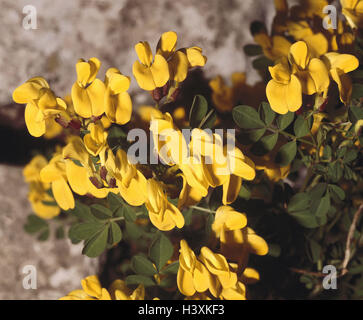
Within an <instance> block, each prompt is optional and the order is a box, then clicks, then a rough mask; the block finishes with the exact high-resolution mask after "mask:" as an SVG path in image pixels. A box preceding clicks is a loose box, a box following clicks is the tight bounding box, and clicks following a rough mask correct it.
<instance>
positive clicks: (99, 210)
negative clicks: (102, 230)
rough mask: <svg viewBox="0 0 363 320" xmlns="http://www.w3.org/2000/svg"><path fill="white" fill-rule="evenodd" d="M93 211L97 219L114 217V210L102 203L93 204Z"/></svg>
mask: <svg viewBox="0 0 363 320" xmlns="http://www.w3.org/2000/svg"><path fill="white" fill-rule="evenodd" d="M91 212H92V214H93V215H94V216H95V217H96V218H97V219H101V220H104V219H108V218H112V211H111V210H110V209H108V208H106V207H105V206H102V205H100V204H93V205H91Z"/></svg>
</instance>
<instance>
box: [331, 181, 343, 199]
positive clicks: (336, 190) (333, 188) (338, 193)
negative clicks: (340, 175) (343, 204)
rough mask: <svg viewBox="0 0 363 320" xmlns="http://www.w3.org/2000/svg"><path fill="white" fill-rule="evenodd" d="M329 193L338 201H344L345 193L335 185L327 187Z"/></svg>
mask: <svg viewBox="0 0 363 320" xmlns="http://www.w3.org/2000/svg"><path fill="white" fill-rule="evenodd" d="M328 188H329V191H330V192H331V193H333V194H334V195H335V196H336V197H338V199H340V200H344V199H345V192H344V190H343V189H342V188H340V187H338V186H337V185H335V184H329V186H328Z"/></svg>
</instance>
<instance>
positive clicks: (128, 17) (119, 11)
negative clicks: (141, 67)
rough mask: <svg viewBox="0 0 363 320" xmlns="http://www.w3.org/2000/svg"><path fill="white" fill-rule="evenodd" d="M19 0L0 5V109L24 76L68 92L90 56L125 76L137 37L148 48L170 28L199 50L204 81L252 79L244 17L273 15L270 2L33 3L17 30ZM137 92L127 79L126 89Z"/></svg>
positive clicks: (20, 11) (132, 0)
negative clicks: (29, 25)
mask: <svg viewBox="0 0 363 320" xmlns="http://www.w3.org/2000/svg"><path fill="white" fill-rule="evenodd" d="M28 4H29V2H28V1H25V0H18V1H13V0H2V1H1V10H0V21H1V22H2V28H1V29H0V68H1V70H2V72H1V73H0V82H1V83H2V86H1V87H0V104H5V103H9V102H10V100H11V93H12V91H13V90H14V88H16V87H17V86H18V85H20V84H21V83H23V82H24V81H26V80H27V79H29V78H30V77H32V76H37V75H42V76H44V77H45V78H46V79H48V80H49V81H50V82H51V85H52V87H53V88H54V89H55V91H56V92H57V94H58V95H60V96H62V95H64V94H66V93H68V92H69V91H70V89H71V86H72V84H73V82H74V81H75V77H76V74H75V63H76V62H77V59H78V58H81V57H83V58H85V59H87V58H90V57H93V56H96V57H98V58H99V59H100V60H101V61H102V63H103V65H102V69H101V72H100V77H101V78H103V75H104V71H105V70H106V69H107V68H109V67H111V66H115V67H117V68H119V69H120V70H121V72H123V73H124V74H126V75H130V76H131V75H132V72H131V70H132V64H133V62H134V61H135V60H136V59H137V57H136V53H135V51H134V45H135V44H136V43H137V42H138V41H140V40H147V41H149V42H150V44H151V46H152V48H154V47H155V45H156V43H157V41H158V38H159V36H160V34H161V33H162V32H165V31H169V30H174V31H176V32H177V33H178V36H179V40H180V41H179V47H183V46H192V45H199V46H201V47H202V48H203V51H204V53H205V54H206V55H207V57H208V63H207V65H206V67H205V71H206V73H207V75H208V76H214V75H216V74H222V75H223V76H226V77H228V76H229V75H230V74H231V73H232V72H234V71H247V72H248V73H249V81H250V82H254V81H255V80H256V73H255V72H254V71H253V70H251V66H250V62H249V61H248V60H247V58H246V57H245V55H244V53H243V45H245V44H246V43H250V42H252V38H251V35H250V32H249V26H250V23H251V21H252V20H255V19H259V20H263V21H266V23H267V25H269V23H270V21H271V19H272V17H273V15H274V8H273V1H264V0H223V1H221V0H179V1H173V0H155V1H145V0H119V1H111V0H90V1H85V0H73V1H63V0H53V1H47V0H37V1H35V2H33V5H34V6H35V8H36V10H37V29H36V30H33V29H30V30H25V29H24V28H23V27H22V23H23V19H24V17H25V14H23V7H24V6H25V5H28ZM136 90H137V91H140V89H139V88H138V87H137V84H136V81H135V80H134V79H133V81H132V91H133V92H135V91H136Z"/></svg>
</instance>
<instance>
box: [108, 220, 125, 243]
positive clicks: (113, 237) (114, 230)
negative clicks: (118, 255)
mask: <svg viewBox="0 0 363 320" xmlns="http://www.w3.org/2000/svg"><path fill="white" fill-rule="evenodd" d="M121 239H122V232H121V229H120V227H119V225H118V224H117V223H116V222H114V221H112V222H111V223H110V232H109V235H108V243H109V244H110V245H115V244H116V243H119V242H120V241H121Z"/></svg>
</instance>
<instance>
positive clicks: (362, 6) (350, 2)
mask: <svg viewBox="0 0 363 320" xmlns="http://www.w3.org/2000/svg"><path fill="white" fill-rule="evenodd" d="M340 3H341V5H342V8H343V9H342V13H343V14H344V16H345V17H346V19H347V21H348V23H349V25H350V26H351V28H352V29H358V28H361V27H362V26H363V1H361V0H340Z"/></svg>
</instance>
